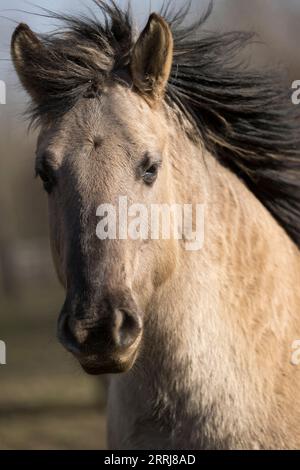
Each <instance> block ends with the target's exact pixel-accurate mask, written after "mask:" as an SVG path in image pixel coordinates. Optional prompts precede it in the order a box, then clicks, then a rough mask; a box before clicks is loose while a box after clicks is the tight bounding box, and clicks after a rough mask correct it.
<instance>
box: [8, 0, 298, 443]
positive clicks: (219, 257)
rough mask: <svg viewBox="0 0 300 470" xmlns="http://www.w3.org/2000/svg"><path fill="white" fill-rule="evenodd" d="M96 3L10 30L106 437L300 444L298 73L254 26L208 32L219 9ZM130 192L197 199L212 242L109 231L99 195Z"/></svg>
mask: <svg viewBox="0 0 300 470" xmlns="http://www.w3.org/2000/svg"><path fill="white" fill-rule="evenodd" d="M94 3H96V5H97V8H99V14H98V10H97V13H95V14H93V15H92V16H90V15H89V14H86V15H82V16H77V15H59V14H56V13H51V14H50V13H49V12H47V14H48V15H50V16H52V17H53V18H55V19H56V20H62V21H63V25H62V27H61V28H60V29H59V30H56V31H55V32H54V33H49V34H46V35H39V34H36V33H34V32H33V31H32V30H31V29H30V28H29V27H28V26H27V25H26V24H20V25H19V26H18V27H17V28H16V30H15V32H14V34H13V37H12V43H11V54H12V59H13V63H14V66H15V69H16V71H17V74H18V76H19V79H20V81H21V83H22V85H23V87H24V88H25V90H26V91H27V92H28V94H29V97H30V103H29V108H28V114H29V116H30V119H31V121H30V122H31V124H32V125H35V126H37V127H38V128H39V137H38V143H37V152H36V159H35V170H36V174H37V176H38V177H39V178H40V179H41V181H42V183H43V186H44V189H45V191H46V192H47V194H48V201H49V221H50V222H49V223H50V239H51V247H52V253H53V259H54V264H55V266H56V271H57V274H58V278H59V280H60V281H61V283H62V285H63V287H64V289H65V293H66V296H65V301H64V304H63V306H62V310H61V312H60V316H59V320H58V338H59V340H60V341H61V343H62V344H63V345H64V347H65V348H66V349H67V350H68V351H69V352H71V353H72V354H73V355H74V356H75V358H76V359H77V360H78V361H79V363H80V365H81V366H82V368H83V369H84V370H85V371H86V372H87V373H89V374H95V375H96V374H107V376H108V380H109V390H108V404H107V416H108V418H107V421H108V446H109V448H110V449H120V450H124V449H155V450H161V449H165V450H166V449H177V450H178V449H189V450H196V449H294V448H297V447H299V446H300V425H299V422H300V399H299V393H298V389H299V385H300V372H299V367H297V366H296V364H293V361H291V357H292V354H293V344H294V342H295V341H296V340H297V339H298V338H299V337H300V311H299V309H300V290H299V285H300V259H299V245H300V236H299V233H300V230H299V229H300V224H299V221H300V179H299V176H300V139H299V128H298V123H299V111H298V108H297V107H296V106H294V105H292V103H291V100H290V96H289V90H288V87H287V86H286V84H285V82H284V76H283V74H282V73H281V72H280V71H279V70H276V72H274V71H272V70H269V69H268V70H257V69H256V68H255V67H247V66H245V65H244V64H243V63H241V60H240V57H241V55H242V53H243V52H244V50H245V48H246V47H247V46H248V44H249V43H251V42H252V38H253V37H252V35H251V34H250V33H246V32H226V33H216V32H210V31H206V30H204V29H203V25H204V24H205V22H206V20H207V18H208V16H209V15H210V12H211V8H209V9H208V10H207V11H206V12H205V14H202V16H201V17H199V18H197V20H196V21H195V22H194V23H187V9H182V10H180V11H177V12H176V11H175V12H174V11H173V9H172V7H171V6H170V4H167V5H165V6H163V8H162V10H161V11H160V12H159V13H152V14H151V15H150V17H149V19H148V22H147V24H146V26H145V28H144V29H143V30H142V32H141V33H139V32H138V31H137V30H136V28H135V25H134V21H133V19H132V17H133V15H132V12H131V11H130V9H128V10H126V9H125V10H124V9H121V8H120V7H119V6H117V5H116V3H115V2H113V1H109V2H103V1H101V0H95V2H94ZM120 196H123V197H126V198H127V199H128V201H129V202H130V203H131V204H140V205H143V206H144V207H146V208H149V207H150V206H151V204H154V203H157V204H165V205H171V204H174V203H176V204H179V205H180V204H181V205H185V204H191V205H193V206H195V205H197V204H201V205H202V206H203V208H204V221H205V224H204V227H203V230H204V243H203V247H202V248H201V249H199V250H194V251H191V250H188V249H186V245H187V243H188V240H187V238H186V237H181V238H180V237H178V238H175V237H170V238H169V239H163V238H162V237H158V238H157V239H151V238H149V239H147V240H146V239H145V238H143V237H136V239H133V238H130V237H127V238H126V237H124V238H122V239H120V238H118V237H117V238H116V239H114V238H107V239H100V238H99V237H98V236H97V234H96V227H97V224H98V222H99V218H98V216H97V213H98V212H97V210H98V208H99V206H101V205H102V204H111V205H112V206H115V205H116V204H117V201H118V199H119V197H120ZM171 224H173V225H174V224H176V221H175V219H174V218H172V221H171ZM173 225H172V226H173ZM294 352H295V351H294Z"/></svg>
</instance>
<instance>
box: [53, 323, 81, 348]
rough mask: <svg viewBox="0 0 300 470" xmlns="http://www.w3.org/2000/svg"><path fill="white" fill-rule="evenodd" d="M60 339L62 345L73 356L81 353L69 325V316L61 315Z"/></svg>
mask: <svg viewBox="0 0 300 470" xmlns="http://www.w3.org/2000/svg"><path fill="white" fill-rule="evenodd" d="M57 335H58V339H59V341H60V342H61V343H62V345H63V346H64V347H65V348H66V349H67V350H68V351H70V352H72V353H73V354H76V353H79V349H80V346H79V344H78V342H77V340H76V338H75V336H74V335H73V333H72V330H71V328H70V324H69V316H68V315H66V314H63V315H61V317H60V318H59V321H58V333H57Z"/></svg>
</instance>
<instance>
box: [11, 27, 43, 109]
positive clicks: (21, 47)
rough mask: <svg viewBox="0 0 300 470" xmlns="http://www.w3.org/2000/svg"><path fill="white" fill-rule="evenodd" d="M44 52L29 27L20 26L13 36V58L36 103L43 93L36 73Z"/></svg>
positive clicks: (20, 76)
mask: <svg viewBox="0 0 300 470" xmlns="http://www.w3.org/2000/svg"><path fill="white" fill-rule="evenodd" d="M43 52H44V51H43V46H42V43H41V41H40V40H39V39H38V37H37V36H36V35H35V34H34V33H33V32H32V31H31V29H30V28H29V26H27V25H26V24H24V23H21V24H19V26H18V27H17V28H16V30H15V32H14V34H13V36H12V40H11V56H12V60H13V63H14V66H15V69H16V72H17V74H18V76H19V79H20V81H21V83H22V85H23V86H24V88H25V90H26V91H27V92H28V93H29V94H30V96H31V97H32V98H33V100H35V101H39V96H40V93H41V90H40V87H39V86H38V85H39V84H38V77H37V74H36V71H37V69H38V65H39V58H40V57H41V56H42V54H43Z"/></svg>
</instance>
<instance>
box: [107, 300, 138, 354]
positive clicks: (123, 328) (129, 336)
mask: <svg viewBox="0 0 300 470" xmlns="http://www.w3.org/2000/svg"><path fill="white" fill-rule="evenodd" d="M141 329H142V325H141V320H140V319H139V317H138V316H137V315H136V314H135V313H132V312H129V311H128V310H125V309H116V310H115V311H114V325H113V337H114V341H115V343H116V345H117V346H118V347H120V348H128V347H130V346H131V345H132V344H133V343H134V342H135V340H136V339H137V337H138V336H139V334H140V332H141Z"/></svg>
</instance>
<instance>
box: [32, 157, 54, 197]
mask: <svg viewBox="0 0 300 470" xmlns="http://www.w3.org/2000/svg"><path fill="white" fill-rule="evenodd" d="M35 174H36V176H37V177H39V178H40V179H41V180H42V182H43V186H44V189H45V191H46V192H47V193H48V194H50V193H51V192H52V190H53V187H54V185H55V178H54V174H53V170H52V169H51V168H50V167H49V166H48V165H47V164H45V163H44V164H43V165H42V166H37V167H36V169H35Z"/></svg>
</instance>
